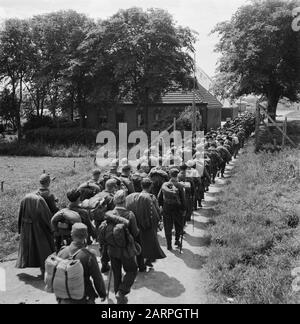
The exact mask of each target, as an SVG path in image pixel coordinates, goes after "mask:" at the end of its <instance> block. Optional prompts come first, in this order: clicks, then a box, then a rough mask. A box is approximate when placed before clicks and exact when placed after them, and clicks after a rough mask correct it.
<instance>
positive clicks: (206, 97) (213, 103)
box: [124, 84, 223, 108]
mask: <svg viewBox="0 0 300 324" xmlns="http://www.w3.org/2000/svg"><path fill="white" fill-rule="evenodd" d="M193 97H194V95H193V91H192V90H187V91H185V90H177V91H169V92H167V93H166V94H165V95H163V96H162V97H161V98H160V99H159V100H158V101H157V102H156V103H157V104H174V105H176V104H177V105H178V104H186V105H192V104H193ZM195 102H196V104H200V103H207V104H208V108H222V107H223V105H222V104H221V103H220V102H219V100H218V99H217V98H216V97H215V96H213V95H212V94H211V93H210V92H208V91H207V90H206V89H205V88H203V87H202V86H201V85H200V84H198V89H197V90H196V91H195ZM124 104H125V105H126V104H132V102H130V101H126V102H124Z"/></svg>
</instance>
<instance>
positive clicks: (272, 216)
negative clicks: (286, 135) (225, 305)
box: [207, 146, 300, 304]
mask: <svg viewBox="0 0 300 324" xmlns="http://www.w3.org/2000/svg"><path fill="white" fill-rule="evenodd" d="M299 167H300V151H299V150H291V149H286V150H284V151H282V152H280V153H275V154H270V153H269V154H267V153H261V154H254V153H253V147H252V146H248V148H247V149H246V151H245V152H244V154H242V155H241V156H240V159H239V161H238V162H237V166H236V169H235V172H234V175H233V177H232V179H231V182H230V183H229V184H228V185H227V186H226V187H225V188H224V191H223V192H222V193H221V194H220V199H219V201H218V204H217V206H216V211H217V215H218V216H217V218H216V225H215V226H212V227H211V233H212V249H211V254H210V256H209V259H208V263H207V267H208V271H209V274H210V279H211V282H210V284H211V288H212V290H213V292H215V295H216V299H217V302H226V300H227V298H228V297H230V298H233V300H234V302H236V303H248V304H278V303H280V304H284V303H293V302H296V298H295V296H294V294H293V292H292V288H291V283H292V280H293V278H292V276H291V270H292V268H293V265H294V262H295V261H296V259H297V257H299V255H300V240H297V237H295V235H294V234H295V228H296V227H297V226H298V224H299V218H298V216H297V214H296V206H297V205H298V206H299V204H300V176H299Z"/></svg>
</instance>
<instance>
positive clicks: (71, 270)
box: [45, 250, 85, 300]
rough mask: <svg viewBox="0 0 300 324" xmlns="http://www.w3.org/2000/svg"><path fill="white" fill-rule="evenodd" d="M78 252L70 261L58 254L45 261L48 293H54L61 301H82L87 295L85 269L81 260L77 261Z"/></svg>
mask: <svg viewBox="0 0 300 324" xmlns="http://www.w3.org/2000/svg"><path fill="white" fill-rule="evenodd" d="M80 251H82V250H78V251H77V252H76V253H75V254H74V255H72V256H70V257H69V258H68V259H62V258H60V257H58V256H57V255H56V254H52V255H50V256H49V257H48V258H47V259H46V261H45V284H46V287H45V289H46V291H47V292H49V293H54V294H55V296H56V297H57V298H60V299H72V300H81V299H83V298H84V295H85V286H84V269H83V266H82V264H81V262H80V260H75V257H76V255H77V254H78V253H79V252H80Z"/></svg>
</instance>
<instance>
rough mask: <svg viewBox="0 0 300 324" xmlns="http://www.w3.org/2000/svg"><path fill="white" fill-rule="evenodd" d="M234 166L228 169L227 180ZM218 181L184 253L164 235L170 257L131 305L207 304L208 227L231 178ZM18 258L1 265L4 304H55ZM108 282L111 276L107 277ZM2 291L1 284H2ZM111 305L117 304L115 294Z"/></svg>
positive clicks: (139, 287) (141, 282)
mask: <svg viewBox="0 0 300 324" xmlns="http://www.w3.org/2000/svg"><path fill="white" fill-rule="evenodd" d="M233 167H234V162H233V163H231V164H230V166H228V168H227V171H226V178H228V177H230V173H231V171H232V169H233ZM226 178H225V179H218V180H217V181H216V184H215V185H212V186H211V187H210V191H209V193H207V194H206V197H205V203H204V208H203V209H200V210H198V211H197V212H195V214H194V225H193V223H192V222H191V223H190V224H189V225H188V226H187V228H186V235H185V239H184V243H183V253H182V254H180V253H179V251H178V250H174V251H173V252H169V251H167V249H166V242H165V239H164V237H163V234H162V233H160V234H159V235H160V242H161V245H162V247H163V249H164V251H165V253H166V255H167V258H166V259H164V260H160V261H158V262H157V263H156V264H155V267H154V270H151V271H150V272H148V273H139V274H138V277H137V280H136V282H135V284H134V286H133V289H132V292H131V294H130V295H129V303H131V304H191V303H192V304H205V303H207V302H208V301H209V294H208V292H207V289H208V287H207V284H208V274H207V273H206V272H205V270H204V269H203V266H204V264H205V262H206V259H207V256H208V254H209V247H208V245H209V239H210V237H209V233H208V232H207V226H208V224H209V222H210V221H211V219H212V217H213V214H214V209H213V208H214V205H215V201H216V199H217V196H218V193H219V192H220V191H221V190H222V187H223V186H224V184H225V183H226V181H227V179H226ZM15 259H16V255H12V256H10V257H9V260H8V261H6V262H4V263H2V264H0V270H1V268H3V269H4V270H5V272H6V289H7V291H6V292H1V291H0V304H8V303H12V304H18V303H26V304H53V303H55V297H54V295H52V294H48V293H46V292H44V284H43V281H41V280H40V279H39V278H38V275H39V270H37V269H16V268H15V267H14V265H15ZM104 279H105V281H106V283H107V280H108V278H107V276H104ZM0 289H1V285H0ZM111 297H112V299H110V300H109V303H111V304H113V303H115V298H114V295H113V293H111Z"/></svg>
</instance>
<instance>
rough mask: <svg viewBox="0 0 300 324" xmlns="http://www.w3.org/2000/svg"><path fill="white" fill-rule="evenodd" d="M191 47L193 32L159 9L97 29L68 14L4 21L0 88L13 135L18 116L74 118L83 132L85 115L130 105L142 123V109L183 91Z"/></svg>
mask: <svg viewBox="0 0 300 324" xmlns="http://www.w3.org/2000/svg"><path fill="white" fill-rule="evenodd" d="M194 42H195V34H194V32H192V31H191V30H190V29H189V28H183V27H180V26H177V25H176V24H175V22H174V20H173V18H172V16H171V15H169V14H168V13H167V12H166V11H163V10H160V9H149V10H147V11H143V10H142V9H139V8H131V9H128V10H121V11H119V12H118V13H116V14H115V15H113V16H112V17H111V18H108V19H106V20H103V21H98V22H95V21H94V20H92V19H90V18H88V17H87V16H86V15H83V14H79V13H77V12H75V11H72V10H69V11H59V12H54V13H49V14H43V15H38V16H34V17H32V18H30V19H8V20H6V21H5V24H4V27H3V28H2V30H1V33H0V77H1V79H2V85H3V87H2V88H4V89H6V90H7V91H9V93H10V95H11V98H12V101H11V102H12V104H13V107H14V108H13V110H14V112H15V113H14V115H15V122H16V125H17V128H18V129H19V131H20V130H21V117H22V113H24V111H25V110H26V112H28V111H29V113H30V114H34V115H36V116H38V117H42V116H43V115H44V114H45V112H47V114H51V115H52V117H53V118H54V119H57V117H58V116H61V115H65V116H69V118H70V119H71V120H73V119H74V118H75V116H79V117H80V120H81V126H85V120H86V116H87V115H88V113H89V111H90V109H94V110H99V111H103V110H107V109H109V107H113V106H114V105H115V104H116V103H118V102H120V101H121V100H124V99H130V100H132V101H133V102H135V103H137V104H138V105H139V106H140V107H141V108H143V109H145V116H146V115H147V114H146V109H147V105H148V104H149V102H151V101H153V100H155V99H156V98H157V97H158V96H160V95H161V94H162V93H164V92H166V91H168V90H170V89H171V88H174V87H179V86H180V85H182V84H184V80H185V78H186V76H188V75H189V74H190V72H191V70H192V59H191V57H190V54H189V53H190V52H191V51H193V50H194V49H193V43H194ZM24 99H26V100H24ZM7 107H10V106H7Z"/></svg>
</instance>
